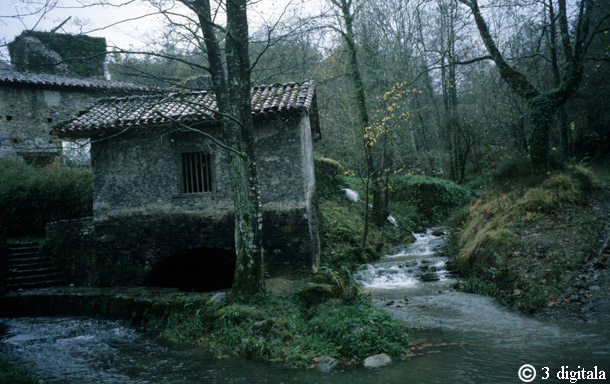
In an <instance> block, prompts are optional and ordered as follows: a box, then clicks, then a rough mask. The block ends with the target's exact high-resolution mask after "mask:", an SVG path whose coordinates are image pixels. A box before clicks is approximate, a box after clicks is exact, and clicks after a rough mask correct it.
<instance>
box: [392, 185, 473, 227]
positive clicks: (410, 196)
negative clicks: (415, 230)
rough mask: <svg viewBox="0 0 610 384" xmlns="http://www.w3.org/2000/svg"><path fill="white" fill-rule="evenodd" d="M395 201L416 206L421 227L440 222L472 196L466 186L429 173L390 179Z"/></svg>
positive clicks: (466, 202)
mask: <svg viewBox="0 0 610 384" xmlns="http://www.w3.org/2000/svg"><path fill="white" fill-rule="evenodd" d="M390 187H391V188H392V193H391V197H390V199H391V200H392V201H393V202H407V203H410V204H412V205H414V206H415V209H416V212H417V220H418V223H417V224H419V226H424V227H425V226H432V225H437V224H439V223H441V222H442V221H444V220H445V219H447V218H448V217H450V216H451V215H452V214H454V213H455V212H456V211H457V210H459V209H460V208H461V207H463V206H464V205H466V204H468V202H469V201H470V200H471V199H472V193H471V191H470V190H468V189H467V188H465V187H462V186H461V185H459V184H456V183H454V182H452V181H449V180H444V179H439V178H435V177H428V176H418V175H416V176H394V177H392V178H390Z"/></svg>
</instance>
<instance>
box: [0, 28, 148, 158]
mask: <svg viewBox="0 0 610 384" xmlns="http://www.w3.org/2000/svg"><path fill="white" fill-rule="evenodd" d="M40 39H43V40H45V39H46V40H49V42H55V43H56V44H57V42H62V44H63V51H65V52H63V53H64V56H65V55H68V58H73V57H74V56H78V54H77V53H76V52H81V55H80V56H81V57H87V56H91V55H85V54H84V53H83V52H84V51H86V50H87V49H89V50H90V51H91V53H95V55H93V56H95V59H94V60H93V59H90V60H85V61H83V60H69V61H62V60H64V59H65V58H66V57H64V56H62V55H60V54H59V53H57V52H56V51H55V50H53V49H51V48H49V47H47V46H45V45H44V44H43V42H42V41H41V40H40ZM46 40H45V41H46ZM85 43H86V44H85ZM105 44H106V43H105V40H104V39H99V38H91V37H88V36H71V35H63V34H57V33H53V34H49V33H42V32H31V31H28V32H27V33H24V34H22V35H20V36H19V37H18V38H17V39H15V41H13V42H12V43H10V45H9V46H10V51H11V62H12V65H13V68H14V69H19V70H24V71H25V70H28V71H30V72H22V71H16V70H14V69H0V157H3V156H11V157H21V158H24V159H25V160H26V161H28V162H30V163H34V164H41V165H44V164H48V163H50V162H55V161H58V160H59V159H60V155H61V153H62V142H61V140H59V139H58V138H57V137H56V136H50V135H49V132H51V130H52V128H53V126H55V125H57V124H58V123H59V122H61V121H64V120H68V119H71V118H72V117H74V116H75V115H76V114H77V112H79V111H80V110H82V109H83V108H85V107H87V106H89V105H91V104H92V103H93V102H94V101H95V100H98V99H100V98H103V97H111V96H126V95H132V94H141V93H144V92H151V89H150V88H149V87H145V86H141V85H135V84H129V83H122V82H117V81H106V80H103V79H98V78H99V77H103V75H104V55H105V51H106V48H105ZM56 49H59V48H56ZM59 50H60V51H61V49H59ZM79 50H80V51H79ZM68 63H69V64H70V65H68ZM75 74H79V75H81V76H84V75H87V76H92V77H97V78H83V77H74V75H75Z"/></svg>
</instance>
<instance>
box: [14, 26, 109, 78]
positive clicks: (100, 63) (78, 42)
mask: <svg viewBox="0 0 610 384" xmlns="http://www.w3.org/2000/svg"><path fill="white" fill-rule="evenodd" d="M26 37H33V38H36V39H38V40H39V41H40V42H41V43H42V44H43V45H44V46H45V47H46V48H47V49H49V50H51V51H54V52H56V53H57V54H59V56H60V57H61V58H62V59H63V60H66V63H67V65H68V67H69V69H70V70H71V71H72V72H74V73H75V74H77V75H79V76H84V77H91V76H102V75H103V74H104V60H105V59H106V39H104V38H103V37H91V36H86V35H68V34H63V33H51V32H41V31H24V32H22V33H21V35H19V36H18V37H17V38H15V40H13V41H12V42H11V43H9V44H8V48H9V54H10V56H11V62H13V63H14V64H15V63H24V61H25V60H23V58H22V57H18V56H20V55H23V52H19V45H20V42H21V41H22V40H23V39H24V38H26ZM44 59H45V57H41V59H40V60H44ZM44 61H46V60H44ZM27 64H30V65H44V64H49V63H48V62H28V63H27Z"/></svg>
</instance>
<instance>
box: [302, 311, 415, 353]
mask: <svg viewBox="0 0 610 384" xmlns="http://www.w3.org/2000/svg"><path fill="white" fill-rule="evenodd" d="M308 326H309V333H313V334H319V335H321V336H323V337H324V338H325V339H327V340H328V342H329V343H330V344H331V345H333V346H334V347H335V348H337V350H338V351H339V353H340V354H341V355H343V356H345V357H349V358H353V359H356V360H363V359H365V358H366V357H368V356H370V355H374V354H378V353H382V352H384V353H387V354H388V355H392V356H399V355H401V354H402V353H404V352H405V348H406V346H407V345H408V342H409V340H408V330H407V328H406V326H405V325H403V324H402V323H400V322H398V321H396V320H395V319H393V318H392V315H390V314H389V313H387V312H385V311H383V310H380V309H378V308H376V307H375V306H374V305H372V304H370V303H368V302H364V303H363V302H360V303H355V304H353V305H345V304H339V305H337V304H336V303H335V302H332V301H330V302H328V303H325V304H322V305H321V306H320V307H319V308H318V312H317V315H316V316H314V317H313V318H312V319H311V320H310V321H309V323H308Z"/></svg>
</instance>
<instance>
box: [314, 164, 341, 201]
mask: <svg viewBox="0 0 610 384" xmlns="http://www.w3.org/2000/svg"><path fill="white" fill-rule="evenodd" d="M314 169H315V177H316V189H317V191H318V194H319V195H320V196H332V195H334V194H336V193H338V192H339V191H340V190H341V188H343V187H344V186H343V181H342V179H341V176H343V173H344V172H345V169H344V168H343V166H342V165H341V163H339V162H338V161H336V160H333V159H329V158H326V157H316V158H315V159H314Z"/></svg>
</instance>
